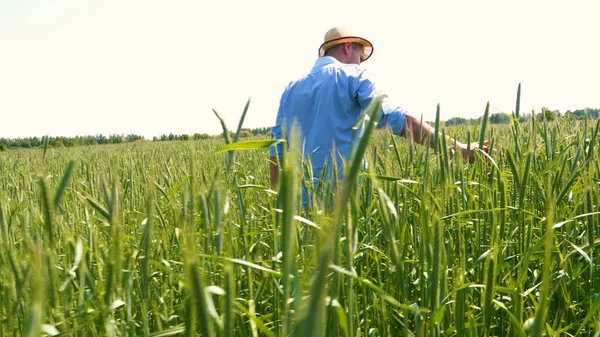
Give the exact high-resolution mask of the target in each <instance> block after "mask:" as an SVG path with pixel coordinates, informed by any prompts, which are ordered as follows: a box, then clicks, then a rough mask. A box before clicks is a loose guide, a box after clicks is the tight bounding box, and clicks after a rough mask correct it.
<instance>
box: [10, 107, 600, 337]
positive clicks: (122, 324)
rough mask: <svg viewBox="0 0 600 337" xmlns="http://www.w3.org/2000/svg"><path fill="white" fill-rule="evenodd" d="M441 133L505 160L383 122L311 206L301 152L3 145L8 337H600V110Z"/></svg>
mask: <svg viewBox="0 0 600 337" xmlns="http://www.w3.org/2000/svg"><path fill="white" fill-rule="evenodd" d="M367 131H368V130H367ZM444 131H445V132H446V134H449V135H450V134H451V135H453V136H454V135H455V136H456V138H457V139H459V140H460V141H463V142H466V141H467V140H468V139H470V140H471V141H476V140H479V139H489V140H490V141H491V146H492V152H491V153H492V158H493V160H490V159H487V158H486V157H485V156H484V155H482V154H480V153H477V155H476V160H475V162H474V163H473V164H469V163H467V162H465V161H464V160H462V158H460V157H458V156H455V155H454V154H453V153H452V152H451V151H449V150H447V147H446V146H445V145H446V144H445V141H444V140H443V139H442V138H440V139H438V140H437V142H438V143H439V144H438V146H437V147H436V148H435V150H434V149H429V148H426V147H422V146H418V145H415V146H411V144H410V142H409V141H407V140H406V139H404V138H398V137H395V136H393V135H391V134H390V133H389V132H388V131H386V130H378V131H375V132H374V133H373V136H372V137H369V138H365V139H363V140H362V142H361V147H360V148H359V150H358V152H357V155H356V156H355V157H353V158H351V159H349V161H348V162H347V167H346V170H345V172H346V180H345V181H343V182H339V184H338V186H329V185H327V184H325V185H322V186H321V185H318V186H312V187H311V186H309V189H311V188H312V189H315V190H316V192H317V195H318V196H319V198H318V200H317V202H316V204H315V205H313V206H312V207H310V208H309V209H308V210H302V209H301V208H300V207H299V206H298V205H299V200H298V199H299V191H300V186H301V184H303V183H304V184H305V183H306V180H305V179H303V178H302V177H303V175H302V174H301V173H300V172H302V171H303V170H305V169H307V168H308V165H306V163H303V162H302V161H301V160H300V159H299V158H298V156H296V155H295V153H296V152H297V151H295V150H294V149H295V147H294V145H293V144H291V145H290V148H291V150H290V151H289V152H288V153H286V155H285V159H284V160H283V162H282V165H281V167H282V175H281V184H280V187H281V189H279V190H278V191H273V190H271V189H270V186H269V175H268V152H267V150H266V149H245V150H240V149H239V148H241V145H232V147H234V148H238V150H235V151H230V152H219V153H214V151H216V150H217V149H219V148H221V147H222V146H224V145H225V144H226V139H209V140H202V141H181V142H179V141H177V142H176V141H174V142H158V143H157V142H139V143H134V144H122V145H97V146H80V147H74V148H52V149H51V148H48V149H46V150H44V149H30V150H18V151H5V152H0V336H22V335H24V336H39V335H40V334H48V335H59V336H107V335H108V336H110V335H113V336H172V335H180V336H198V335H202V336H227V337H229V336H529V335H533V336H542V335H546V336H594V335H595V334H597V333H598V331H600V311H599V308H600V267H599V264H600V241H599V240H598V238H600V226H599V223H600V210H599V209H598V208H597V206H596V205H598V201H599V197H600V195H599V192H598V191H599V189H598V187H599V183H600V180H599V179H598V177H600V158H599V154H600V148H599V146H598V137H597V132H598V123H597V121H596V120H578V121H575V120H567V119H560V118H559V119H557V120H555V121H551V122H550V121H548V122H546V121H543V120H539V121H536V119H535V118H534V119H532V120H530V121H527V122H523V123H517V122H514V123H513V124H511V125H503V126H498V125H486V121H485V119H484V121H483V122H482V125H479V126H476V127H455V128H452V129H445V130H444ZM367 133H368V132H367ZM263 139H264V138H263ZM260 140H261V139H254V141H260ZM369 140H370V142H369ZM231 141H232V142H233V141H234V140H231ZM250 145H252V147H259V146H264V145H268V144H267V143H264V142H263V143H261V142H255V143H250ZM363 150H364V157H365V158H367V159H368V161H369V163H370V165H369V168H370V171H369V172H362V171H361V170H360V169H359V168H360V165H359V164H360V162H361V159H362V157H363V156H362V155H361V151H363ZM359 180H360V184H357V183H358V181H359Z"/></svg>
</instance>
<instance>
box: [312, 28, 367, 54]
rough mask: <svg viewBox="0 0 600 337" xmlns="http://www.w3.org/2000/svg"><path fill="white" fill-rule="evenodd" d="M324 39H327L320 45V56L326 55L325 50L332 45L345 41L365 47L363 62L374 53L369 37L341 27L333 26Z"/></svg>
mask: <svg viewBox="0 0 600 337" xmlns="http://www.w3.org/2000/svg"><path fill="white" fill-rule="evenodd" d="M324 40H325V41H324V42H323V44H322V45H321V47H319V58H321V57H323V56H325V52H326V51H327V50H329V49H330V48H331V47H333V46H335V45H338V44H342V43H344V42H356V43H360V44H362V45H363V46H364V47H365V48H364V55H363V60H362V62H364V61H366V60H367V59H368V58H369V57H371V55H372V54H373V44H371V42H369V41H368V40H367V39H363V38H362V37H358V36H356V35H352V34H350V33H349V32H348V31H347V30H345V29H344V28H341V27H335V28H331V29H330V30H329V31H327V33H325V39H324Z"/></svg>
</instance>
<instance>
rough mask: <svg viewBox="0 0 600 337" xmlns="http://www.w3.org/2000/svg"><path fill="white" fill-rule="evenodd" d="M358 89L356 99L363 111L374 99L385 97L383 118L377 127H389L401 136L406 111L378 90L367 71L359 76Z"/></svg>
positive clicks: (382, 110) (382, 111)
mask: <svg viewBox="0 0 600 337" xmlns="http://www.w3.org/2000/svg"><path fill="white" fill-rule="evenodd" d="M357 88H358V89H357V93H356V95H357V97H356V98H357V99H358V102H359V104H360V106H361V107H362V108H363V109H365V108H366V107H367V106H368V105H369V104H370V103H371V101H372V100H373V98H375V97H377V96H380V95H384V96H385V97H384V98H383V102H382V104H381V116H380V119H379V123H378V124H377V127H378V128H384V127H389V128H390V129H391V130H392V132H393V133H394V134H396V135H400V134H401V133H402V131H403V130H404V122H405V119H406V110H404V109H403V108H402V107H400V106H397V105H393V104H392V103H391V102H390V100H389V98H388V97H387V95H385V94H384V93H383V92H381V91H380V90H379V89H378V88H377V86H376V85H375V83H374V82H373V81H372V80H371V79H370V78H369V76H368V75H367V74H366V72H365V71H362V72H361V73H360V75H359V76H358V83H357Z"/></svg>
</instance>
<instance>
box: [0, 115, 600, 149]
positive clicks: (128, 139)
mask: <svg viewBox="0 0 600 337" xmlns="http://www.w3.org/2000/svg"><path fill="white" fill-rule="evenodd" d="M586 115H587V118H589V119H598V117H600V109H590V108H586V109H577V110H573V111H571V110H567V111H566V112H565V113H564V114H563V113H561V112H560V111H558V110H550V109H548V108H546V107H543V108H542V109H541V112H540V113H537V114H535V116H536V118H538V119H539V120H541V119H546V120H554V119H556V118H572V119H584V118H586V117H585V116H586ZM531 117H532V114H530V113H529V114H525V115H522V116H519V121H520V122H526V121H529V120H531ZM481 118H482V117H479V118H463V117H452V118H450V119H448V120H446V121H445V126H458V125H475V124H479V123H481ZM511 119H512V117H511V116H510V115H508V114H504V113H493V114H491V115H490V116H489V123H490V124H508V123H510V122H511ZM270 130H271V128H270V127H260V128H253V129H249V128H244V129H242V130H241V132H240V137H242V138H246V137H252V136H257V135H268V134H270V132H271V131H270ZM223 136H224V135H223V133H220V134H217V135H209V134H207V133H194V134H192V135H189V134H173V133H169V134H163V135H160V136H154V137H153V138H152V141H153V142H165V141H174V140H204V139H213V138H223ZM230 136H232V137H233V136H234V133H233V132H232V131H230ZM140 141H150V140H147V139H145V138H144V136H140V135H136V134H129V135H118V134H113V135H110V136H108V137H107V136H104V135H95V136H75V137H61V136H58V137H48V136H44V137H26V138H16V139H10V138H0V151H5V150H7V149H10V148H39V147H44V146H47V147H63V146H65V147H73V146H82V145H101V144H121V143H132V142H140Z"/></svg>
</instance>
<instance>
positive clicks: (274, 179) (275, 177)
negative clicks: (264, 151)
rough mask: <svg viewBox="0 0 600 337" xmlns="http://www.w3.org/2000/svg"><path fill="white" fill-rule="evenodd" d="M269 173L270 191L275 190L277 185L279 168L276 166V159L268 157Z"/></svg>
mask: <svg viewBox="0 0 600 337" xmlns="http://www.w3.org/2000/svg"><path fill="white" fill-rule="evenodd" d="M269 171H270V174H271V189H273V190H275V189H276V188H277V184H278V183H279V167H278V166H277V157H270V160H269Z"/></svg>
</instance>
